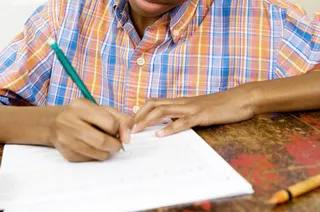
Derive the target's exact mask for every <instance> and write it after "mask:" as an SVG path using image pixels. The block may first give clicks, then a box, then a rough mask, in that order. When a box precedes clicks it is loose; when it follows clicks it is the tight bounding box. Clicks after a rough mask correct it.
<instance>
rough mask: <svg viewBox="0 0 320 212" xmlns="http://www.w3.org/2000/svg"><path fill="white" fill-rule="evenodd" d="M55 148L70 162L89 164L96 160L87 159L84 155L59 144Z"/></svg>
mask: <svg viewBox="0 0 320 212" xmlns="http://www.w3.org/2000/svg"><path fill="white" fill-rule="evenodd" d="M54 146H55V148H56V149H57V150H58V151H59V152H60V154H61V155H62V156H63V158H64V159H65V160H67V161H70V162H89V161H93V160H94V159H92V158H90V157H86V156H84V155H81V154H78V153H75V152H73V151H71V150H69V149H68V148H65V147H62V146H61V145H60V144H59V143H55V144H54Z"/></svg>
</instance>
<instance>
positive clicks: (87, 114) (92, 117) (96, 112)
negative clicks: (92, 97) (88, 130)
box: [70, 99, 119, 136]
mask: <svg viewBox="0 0 320 212" xmlns="http://www.w3.org/2000/svg"><path fill="white" fill-rule="evenodd" d="M70 107H71V110H72V111H73V113H75V114H77V116H78V117H79V118H80V119H81V120H83V121H85V122H87V123H88V124H92V125H94V126H96V127H97V128H98V129H101V130H102V131H104V132H106V133H108V134H109V135H112V136H116V135H117V134H118V130H119V120H118V119H117V118H116V117H114V116H113V115H112V113H110V112H109V111H107V110H105V109H104V108H103V107H100V106H98V105H96V104H94V103H92V102H90V101H89V100H86V99H81V100H77V101H73V102H72V103H71V104H70Z"/></svg>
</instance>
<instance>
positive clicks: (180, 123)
mask: <svg viewBox="0 0 320 212" xmlns="http://www.w3.org/2000/svg"><path fill="white" fill-rule="evenodd" d="M199 123H200V118H199V115H198V114H193V115H189V116H185V117H183V118H180V119H178V120H177V121H175V122H173V123H172V124H170V125H168V126H166V127H165V128H163V129H161V130H159V131H158V132H156V136H157V137H165V136H169V135H172V134H175V133H178V132H181V131H183V130H186V129H189V128H192V127H194V126H197V125H199Z"/></svg>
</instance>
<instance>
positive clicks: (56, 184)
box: [0, 125, 253, 212]
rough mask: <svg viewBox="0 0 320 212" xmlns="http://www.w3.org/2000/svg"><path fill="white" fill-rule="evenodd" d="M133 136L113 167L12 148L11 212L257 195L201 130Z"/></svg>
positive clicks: (3, 173)
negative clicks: (166, 134)
mask: <svg viewBox="0 0 320 212" xmlns="http://www.w3.org/2000/svg"><path fill="white" fill-rule="evenodd" d="M163 126H164V125H157V126H153V127H150V128H148V129H147V130H146V131H144V132H142V133H139V134H136V135H133V136H132V139H131V144H130V145H126V146H125V149H126V151H125V152H120V153H119V154H116V155H114V156H112V158H111V159H110V160H108V161H105V162H90V163H77V164H75V163H69V162H67V161H65V160H64V159H63V158H62V156H61V155H60V154H59V153H58V152H57V151H56V150H54V149H50V148H44V147H30V146H16V145H7V146H6V147H5V151H4V156H3V162H2V167H1V170H0V208H1V207H2V208H5V209H6V210H5V211H6V212H15V211H32V212H38V211H39V212H42V211H46V212H51V211H52V212H53V211H68V212H70V211H77V212H87V211H139V210H145V209H152V208H158V207H164V206H171V205H177V204H185V203H190V202H195V201H201V200H207V199H216V198H224V197H230V196H237V195H243V194H251V193H253V190H252V187H251V185H250V184H249V183H248V182H247V181H245V180H244V179H243V178H242V177H241V176H240V175H239V174H238V173H237V172H235V171H234V170H233V169H232V167H231V166H230V165H229V164H228V163H227V162H225V161H224V160H223V159H222V158H221V157H220V156H219V155H218V154H217V153H216V152H215V151H214V150H213V149H212V148H211V147H210V146H209V145H208V144H207V143H206V142H205V141H203V140H202V139H201V138H200V137H199V136H198V135H197V134H196V133H195V132H194V131H192V130H187V131H184V132H182V133H179V134H176V135H173V136H169V137H166V138H161V139H160V138H157V137H155V135H154V134H155V131H156V130H157V129H159V128H160V127H163Z"/></svg>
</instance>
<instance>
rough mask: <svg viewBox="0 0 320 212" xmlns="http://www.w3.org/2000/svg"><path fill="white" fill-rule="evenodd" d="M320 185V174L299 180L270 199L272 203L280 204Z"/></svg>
mask: <svg viewBox="0 0 320 212" xmlns="http://www.w3.org/2000/svg"><path fill="white" fill-rule="evenodd" d="M318 187H320V174H319V175H317V176H314V177H310V178H309V179H307V180H305V181H302V182H299V183H297V184H295V185H292V186H289V187H288V188H287V189H283V190H281V191H278V192H277V193H275V194H274V195H273V196H272V197H271V199H270V200H269V203H270V204H280V203H284V202H287V201H290V200H291V199H293V198H295V197H298V196H300V195H302V194H304V193H306V192H309V191H311V190H313V189H316V188H318Z"/></svg>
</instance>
